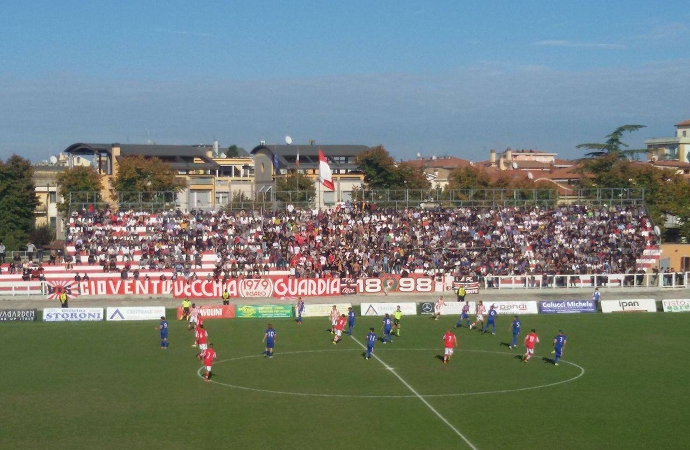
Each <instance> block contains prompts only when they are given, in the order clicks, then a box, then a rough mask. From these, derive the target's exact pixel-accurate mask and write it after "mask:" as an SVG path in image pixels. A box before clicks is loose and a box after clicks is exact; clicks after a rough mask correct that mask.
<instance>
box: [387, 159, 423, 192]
mask: <svg viewBox="0 0 690 450" xmlns="http://www.w3.org/2000/svg"><path fill="white" fill-rule="evenodd" d="M394 172H395V173H397V175H398V179H397V180H396V183H395V186H394V188H398V189H399V188H405V189H425V190H428V189H430V188H431V182H429V179H428V178H427V177H426V174H425V173H424V170H422V168H421V167H418V166H415V165H413V164H410V163H409V162H401V163H400V164H398V166H397V167H396V168H395V171H394Z"/></svg>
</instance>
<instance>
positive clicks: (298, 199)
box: [275, 172, 316, 205]
mask: <svg viewBox="0 0 690 450" xmlns="http://www.w3.org/2000/svg"><path fill="white" fill-rule="evenodd" d="M275 189H276V200H277V201H279V202H284V203H292V204H294V205H297V204H301V205H307V204H311V201H312V200H313V199H314V197H315V195H316V188H315V187H314V182H313V181H312V180H311V179H310V178H308V177H306V176H304V175H302V174H301V173H297V172H295V173H291V174H289V175H287V176H284V177H283V176H279V177H276V187H275Z"/></svg>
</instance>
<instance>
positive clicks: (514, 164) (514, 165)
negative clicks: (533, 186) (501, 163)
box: [512, 161, 518, 170]
mask: <svg viewBox="0 0 690 450" xmlns="http://www.w3.org/2000/svg"><path fill="white" fill-rule="evenodd" d="M512 166H513V169H515V170H517V168H518V165H517V163H516V162H515V161H513V164H512Z"/></svg>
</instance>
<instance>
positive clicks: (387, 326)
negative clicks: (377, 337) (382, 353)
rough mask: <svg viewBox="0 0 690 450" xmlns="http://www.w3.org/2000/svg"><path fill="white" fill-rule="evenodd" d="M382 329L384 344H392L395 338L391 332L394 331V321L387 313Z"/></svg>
mask: <svg viewBox="0 0 690 450" xmlns="http://www.w3.org/2000/svg"><path fill="white" fill-rule="evenodd" d="M381 329H382V330H383V338H382V339H383V343H384V344H385V343H386V341H387V340H388V341H390V343H391V344H392V343H393V336H392V335H391V330H392V329H393V321H392V320H391V316H390V314H388V313H386V315H385V316H384V318H383V322H382V326H381Z"/></svg>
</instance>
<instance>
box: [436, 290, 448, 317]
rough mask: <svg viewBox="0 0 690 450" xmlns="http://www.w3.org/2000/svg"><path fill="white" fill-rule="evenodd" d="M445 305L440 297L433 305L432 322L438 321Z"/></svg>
mask: <svg viewBox="0 0 690 450" xmlns="http://www.w3.org/2000/svg"><path fill="white" fill-rule="evenodd" d="M445 305H446V302H444V301H443V296H440V297H439V298H438V300H436V303H434V320H438V319H439V317H441V308H442V307H443V306H445Z"/></svg>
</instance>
